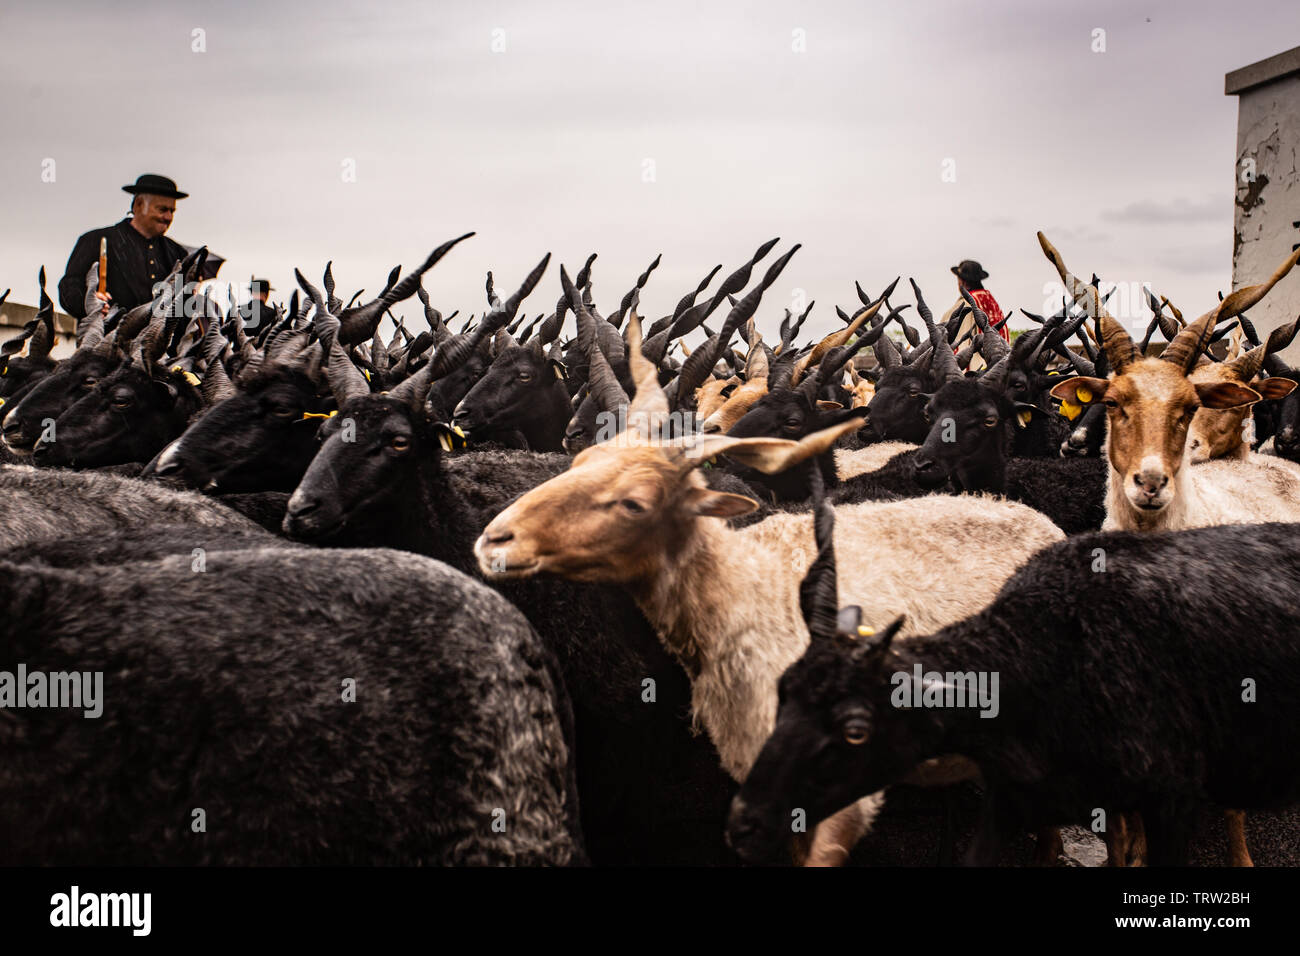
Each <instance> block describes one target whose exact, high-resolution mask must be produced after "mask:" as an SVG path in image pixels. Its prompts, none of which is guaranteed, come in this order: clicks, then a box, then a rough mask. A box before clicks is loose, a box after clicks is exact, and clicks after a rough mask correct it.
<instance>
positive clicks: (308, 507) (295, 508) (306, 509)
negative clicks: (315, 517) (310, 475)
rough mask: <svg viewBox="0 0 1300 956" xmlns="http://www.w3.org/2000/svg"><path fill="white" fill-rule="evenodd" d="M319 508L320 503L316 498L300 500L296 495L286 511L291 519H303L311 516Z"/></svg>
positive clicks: (291, 499)
mask: <svg viewBox="0 0 1300 956" xmlns="http://www.w3.org/2000/svg"><path fill="white" fill-rule="evenodd" d="M319 507H320V502H319V501H317V500H316V499H314V498H306V497H303V498H299V497H298V496H297V495H294V496H293V497H292V498H290V499H289V504H288V506H287V507H286V508H285V511H287V512H288V513H289V515H290V516H291V517H294V518H301V517H302V516H303V515H309V514H311V513H312V512H313V511H315V510H316V509H318V508H319Z"/></svg>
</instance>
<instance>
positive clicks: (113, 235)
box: [59, 217, 185, 319]
mask: <svg viewBox="0 0 1300 956" xmlns="http://www.w3.org/2000/svg"><path fill="white" fill-rule="evenodd" d="M104 237H107V238H108V294H109V295H111V296H112V297H113V301H114V302H115V303H117V304H118V305H120V306H121V307H122V308H123V309H133V308H135V307H136V306H137V305H141V304H143V303H145V302H148V301H150V300H151V299H152V298H153V287H154V283H155V282H161V281H162V280H163V279H165V278H166V277H167V273H169V272H170V271H171V269H172V266H174V265H175V264H176V263H177V262H179V261H180V260H181V259H184V258H185V249H184V247H183V246H181V244H180V243H178V242H176V241H174V240H172V239H168V238H167V237H166V236H158V237H157V238H155V239H146V238H145V237H144V236H142V235H140V233H138V232H136V230H135V227H134V226H132V225H131V219H130V217H127V218H126V219H123V220H122V221H121V222H119V223H118V224H117V225H115V226H107V227H105V228H103V229H92V230H91V231H90V232H88V233H86V234H85V235H83V236H82V237H81V238H80V239H78V240H77V244H76V245H75V246H73V247H72V255H70V256H68V267H67V269H65V270H64V273H63V278H62V279H60V280H59V304H60V305H62V306H63V311H65V312H66V313H68V315H70V316H72V317H73V318H77V319H80V318H83V317H84V316H85V314H86V273H87V272H89V271H90V267H91V266H92V265H94V264H95V263H96V262H97V261H98V260H99V240H100V239H101V238H104Z"/></svg>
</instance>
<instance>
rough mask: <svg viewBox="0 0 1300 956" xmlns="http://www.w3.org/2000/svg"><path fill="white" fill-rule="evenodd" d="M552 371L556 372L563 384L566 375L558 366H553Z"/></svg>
mask: <svg viewBox="0 0 1300 956" xmlns="http://www.w3.org/2000/svg"><path fill="white" fill-rule="evenodd" d="M551 371H553V372H555V377H556V378H558V379H559V380H560V381H561V382H563V381H564V373H563V372H561V371H560V368H559V366H558V365H553V366H551Z"/></svg>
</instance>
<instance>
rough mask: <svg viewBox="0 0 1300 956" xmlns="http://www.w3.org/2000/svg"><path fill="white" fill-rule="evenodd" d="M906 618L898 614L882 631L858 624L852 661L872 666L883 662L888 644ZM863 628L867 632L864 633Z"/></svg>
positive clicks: (900, 628) (892, 640) (887, 650)
mask: <svg viewBox="0 0 1300 956" xmlns="http://www.w3.org/2000/svg"><path fill="white" fill-rule="evenodd" d="M841 613H843V612H841ZM906 620H907V615H905V614H900V615H899V616H898V617H896V618H894V620H893V623H891V624H890V625H889V626H888V627H886V628H885V629H884V630H882V631H873V630H872V629H871V628H863V627H862V625H861V624H859V625H858V627H857V632H856V634H855V635H854V646H853V657H852V659H853V662H854V663H855V664H861V665H864V666H865V665H870V666H874V665H877V664H880V663H881V662H883V661H884V659H885V655H887V654H888V653H889V646H890V645H891V644H892V643H893V642H894V638H895V637H896V636H897V635H898V632H899V631H900V630H902V629H903V622H904V621H906ZM864 630H865V631H866V632H867V633H865V634H864V633H863V631H864Z"/></svg>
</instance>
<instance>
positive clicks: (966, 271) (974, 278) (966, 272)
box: [952, 259, 989, 283]
mask: <svg viewBox="0 0 1300 956" xmlns="http://www.w3.org/2000/svg"><path fill="white" fill-rule="evenodd" d="M952 274H953V275H955V276H956V277H957V278H958V279H961V280H962V281H963V282H966V283H972V282H983V281H984V280H985V279H987V278H988V277H989V274H988V273H987V272H985V271H984V267H983V266H982V265H980V264H979V263H978V262H976V261H975V260H974V259H963V260H962V261H961V262H959V263H957V264H956V265H955V266H953V267H952Z"/></svg>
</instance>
